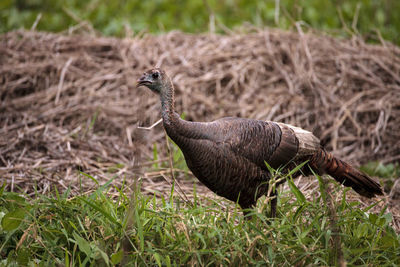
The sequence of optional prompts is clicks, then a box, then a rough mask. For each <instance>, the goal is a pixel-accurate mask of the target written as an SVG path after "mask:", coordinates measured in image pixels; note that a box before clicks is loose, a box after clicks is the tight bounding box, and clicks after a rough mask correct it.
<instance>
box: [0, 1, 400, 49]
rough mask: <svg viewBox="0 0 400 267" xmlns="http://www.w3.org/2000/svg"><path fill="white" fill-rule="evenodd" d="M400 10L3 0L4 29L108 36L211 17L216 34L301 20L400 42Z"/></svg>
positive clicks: (200, 27) (371, 5)
mask: <svg viewBox="0 0 400 267" xmlns="http://www.w3.org/2000/svg"><path fill="white" fill-rule="evenodd" d="M206 3H207V4H206ZM399 12H400V2H399V1H398V0H356V1H329V0H280V1H275V0H270V1H245V0H229V1H217V0H206V1H205V0H192V1H183V0H152V1H141V0H115V1H107V0H91V1H78V0H70V1H59V0H30V1H23V0H14V1H13V0H3V1H1V2H0V32H7V31H10V30H13V29H17V28H20V27H24V28H26V29H30V28H31V27H32V26H33V25H35V27H36V29H38V30H42V31H54V32H58V31H63V30H67V29H68V28H69V27H74V26H76V25H79V24H80V23H81V24H82V22H87V24H89V25H90V27H92V28H93V29H95V30H97V31H100V32H101V33H103V34H105V35H113V36H125V34H126V33H128V32H130V31H132V32H134V33H138V32H142V31H149V32H153V33H160V32H167V31H170V30H174V29H180V30H182V31H185V32H194V33H199V32H207V31H209V29H210V21H211V24H214V25H215V29H216V31H217V32H223V31H222V30H221V29H222V28H223V27H224V26H226V27H228V28H234V27H236V26H241V25H243V24H244V23H250V24H252V25H255V26H258V27H263V26H269V27H278V28H282V29H295V27H294V25H295V22H296V21H302V23H303V25H304V26H306V27H307V26H309V27H312V28H315V29H319V30H323V31H325V32H326V31H328V32H330V33H333V34H335V35H340V36H346V37H348V36H351V35H353V34H357V35H358V34H361V35H363V36H364V37H366V39H372V40H375V41H377V37H376V35H377V34H376V32H379V33H380V34H381V35H382V36H383V37H384V38H385V39H387V40H391V41H393V42H395V43H399V42H400V39H399V37H400V36H399V32H400V16H398V14H399ZM35 21H36V22H37V23H35ZM221 25H223V26H222V27H221ZM378 41H379V40H378Z"/></svg>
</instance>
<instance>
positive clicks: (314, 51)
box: [0, 29, 400, 192]
mask: <svg viewBox="0 0 400 267" xmlns="http://www.w3.org/2000/svg"><path fill="white" fill-rule="evenodd" d="M0 62H1V63H0V101H1V105H0V176H1V177H2V179H5V180H6V181H7V183H8V184H9V186H10V187H11V188H12V190H17V189H16V188H17V187H18V190H19V191H25V192H30V191H32V188H33V186H34V185H35V186H36V187H37V189H38V191H39V192H47V191H48V189H49V188H50V186H52V185H54V184H55V185H57V186H58V187H60V188H61V189H65V188H66V187H67V186H68V185H70V186H72V189H73V191H74V190H75V191H79V190H80V186H81V185H80V184H79V183H80V182H79V178H78V177H79V175H77V172H78V171H79V170H81V171H84V172H86V173H89V174H90V175H93V176H94V177H96V178H97V179H99V180H100V181H103V180H107V179H109V178H110V177H112V176H113V175H115V174H117V176H118V177H119V178H117V180H116V181H120V182H121V181H122V179H123V178H124V177H126V178H132V177H135V176H136V177H137V176H143V169H141V168H140V167H142V165H143V164H145V162H146V161H147V160H149V159H150V158H151V155H152V154H151V153H152V152H151V151H152V146H153V144H154V143H155V142H157V143H161V144H163V143H164V142H165V139H164V133H163V130H162V128H161V127H156V128H155V129H153V130H152V131H143V130H140V129H137V126H148V125H150V124H152V123H153V122H155V121H157V120H158V119H159V118H160V113H159V108H160V106H159V100H158V99H157V97H156V96H155V95H153V94H151V93H150V92H148V90H145V89H142V88H139V89H136V88H135V80H136V78H137V77H138V76H139V75H140V74H141V73H142V72H143V71H144V70H146V69H148V68H151V67H153V66H155V65H160V66H162V67H163V68H165V69H166V70H167V72H168V73H169V74H170V75H171V76H172V77H173V82H174V83H175V86H176V90H177V96H176V97H177V99H176V101H177V104H176V107H177V111H178V112H180V113H182V112H184V113H185V114H186V119H189V120H196V121H210V120H214V119H217V118H220V117H223V116H241V117H249V118H255V119H261V120H277V121H281V122H286V123H290V124H293V125H297V126H300V127H303V128H305V129H307V130H310V131H313V132H314V133H315V134H316V135H317V136H318V137H320V138H321V140H322V142H323V143H324V144H325V145H326V146H327V148H328V149H329V150H333V151H334V154H335V155H337V156H340V157H343V158H345V159H347V160H351V161H353V162H354V163H364V162H367V161H370V160H380V161H383V162H392V161H398V160H399V158H400V155H399V154H400V153H399V151H400V143H399V142H400V131H399V125H400V49H399V48H398V47H396V46H394V45H392V44H390V43H383V44H382V45H371V44H365V43H364V42H363V41H362V40H360V39H358V38H353V39H351V40H345V41H343V40H338V39H333V38H331V37H326V36H318V35H313V34H303V33H293V32H283V31H279V30H270V29H264V30H254V31H252V32H248V33H237V34H232V35H213V34H202V35H191V34H184V33H180V32H170V33H168V34H163V35H159V36H144V37H140V38H134V39H115V38H105V37H93V36H88V35H60V34H50V33H42V32H29V31H16V32H10V33H6V34H4V35H2V36H0ZM160 153H161V156H166V151H165V146H164V145H161V149H160ZM145 180H146V179H145ZM150 180H151V179H150ZM149 183H150V184H151V183H154V181H150V182H149ZM158 185H159V184H158ZM82 186H83V188H84V189H88V188H91V187H92V181H91V180H90V179H85V180H84V181H83V183H82ZM149 186H150V185H149ZM158 190H160V191H162V190H164V188H163V187H160V188H158Z"/></svg>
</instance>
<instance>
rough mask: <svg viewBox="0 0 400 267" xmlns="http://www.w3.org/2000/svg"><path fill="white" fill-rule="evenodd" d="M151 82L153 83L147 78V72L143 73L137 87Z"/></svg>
mask: <svg viewBox="0 0 400 267" xmlns="http://www.w3.org/2000/svg"><path fill="white" fill-rule="evenodd" d="M150 84H151V81H149V80H148V79H147V75H146V74H143V75H142V76H141V77H140V78H139V79H138V80H137V85H136V88H137V87H139V86H142V85H150Z"/></svg>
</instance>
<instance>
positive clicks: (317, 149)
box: [138, 69, 383, 216]
mask: <svg viewBox="0 0 400 267" xmlns="http://www.w3.org/2000/svg"><path fill="white" fill-rule="evenodd" d="M138 84H139V85H144V86H147V87H149V88H150V89H151V90H152V91H154V92H155V93H157V94H159V95H160V100H161V105H162V117H163V125H164V128H165V130H166V132H167V134H168V136H169V137H170V138H171V139H172V140H173V141H174V142H175V143H176V144H177V145H178V146H179V148H180V149H181V150H182V152H183V155H184V157H185V160H186V163H187V165H188V167H189V169H190V170H191V171H192V173H193V174H194V175H195V176H196V177H197V178H198V179H199V180H200V181H201V182H202V183H203V184H204V185H205V186H207V187H208V188H209V189H211V190H212V191H213V192H215V193H216V194H218V195H220V196H222V197H225V198H227V199H229V200H232V201H237V202H238V203H239V204H240V206H241V207H242V208H244V209H246V208H250V207H252V206H254V204H255V203H256V201H257V199H258V198H259V197H261V196H263V195H266V194H267V192H268V187H269V181H270V179H271V174H270V172H269V170H268V167H267V166H266V164H265V163H268V165H270V166H271V167H272V168H274V169H277V168H279V169H280V170H281V171H282V172H283V173H285V172H286V171H288V170H289V169H291V168H293V167H295V166H296V165H298V164H300V163H303V162H305V161H308V164H307V165H305V166H304V167H303V168H302V171H303V172H304V173H306V174H308V173H310V168H312V169H313V170H314V171H315V172H317V173H319V174H324V173H327V174H329V175H331V176H332V177H333V178H335V179H336V180H337V181H339V182H340V183H342V184H343V185H345V186H350V187H352V188H353V189H354V190H355V191H356V192H358V193H359V194H361V195H363V196H366V197H373V196H375V195H382V194H383V191H382V188H381V187H380V185H379V184H378V183H377V182H375V181H374V180H372V179H371V178H370V177H368V176H367V175H365V174H363V173H361V172H360V171H358V170H357V169H355V168H353V167H351V166H350V165H349V164H347V163H345V162H343V161H341V160H340V159H337V158H335V157H334V156H333V155H332V154H330V153H328V152H326V151H325V150H324V148H323V147H321V146H320V142H319V139H318V138H317V137H315V136H314V135H313V134H312V133H311V132H309V131H305V130H303V129H301V128H298V127H294V126H292V125H288V124H283V123H277V122H268V121H260V120H253V119H245V118H232V117H229V118H222V119H219V120H216V121H213V122H190V121H185V120H182V119H181V118H180V117H179V115H178V114H177V113H175V111H174V89H173V85H172V82H171V80H170V79H169V77H168V76H167V75H166V74H165V72H164V71H162V70H160V69H153V70H150V71H148V72H146V73H144V74H143V76H142V77H141V78H140V79H139V80H138ZM297 174H299V173H297ZM275 206H276V198H275V199H273V200H272V202H271V214H272V216H274V215H275Z"/></svg>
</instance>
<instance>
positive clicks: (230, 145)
mask: <svg viewBox="0 0 400 267" xmlns="http://www.w3.org/2000/svg"><path fill="white" fill-rule="evenodd" d="M177 119H178V118H177ZM178 123H179V124H180V127H179V128H176V127H172V128H171V127H169V125H165V124H164V127H165V129H166V131H167V133H168V135H169V136H170V137H171V139H172V140H173V141H174V142H175V143H176V144H177V145H178V146H179V147H180V148H181V150H182V152H183V155H184V157H185V160H186V163H187V165H188V167H189V169H190V170H191V171H192V173H193V174H194V175H195V176H196V177H197V178H198V179H199V180H200V181H201V182H202V183H203V184H204V185H206V186H207V187H208V188H209V189H211V190H212V191H214V192H215V193H216V194H218V195H220V196H223V197H225V198H227V199H229V200H232V201H238V202H239V204H240V205H241V206H242V207H243V208H247V207H250V206H251V205H253V204H254V203H255V201H256V199H257V198H258V197H260V196H262V195H264V194H265V193H266V192H267V190H268V181H269V178H270V177H269V176H270V173H269V171H268V168H267V166H266V165H265V162H264V161H266V162H269V161H270V158H271V155H272V154H273V152H274V151H276V149H277V147H278V146H279V144H280V140H281V135H282V132H281V130H280V127H279V126H278V124H276V123H273V122H263V121H258V120H251V119H242V118H223V119H219V120H217V121H214V122H209V123H199V122H186V121H183V120H180V119H179V121H178ZM175 129H179V130H175ZM254 136H257V137H258V138H254ZM285 163H286V162H285ZM272 167H275V168H276V167H278V166H276V165H275V166H274V165H272Z"/></svg>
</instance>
